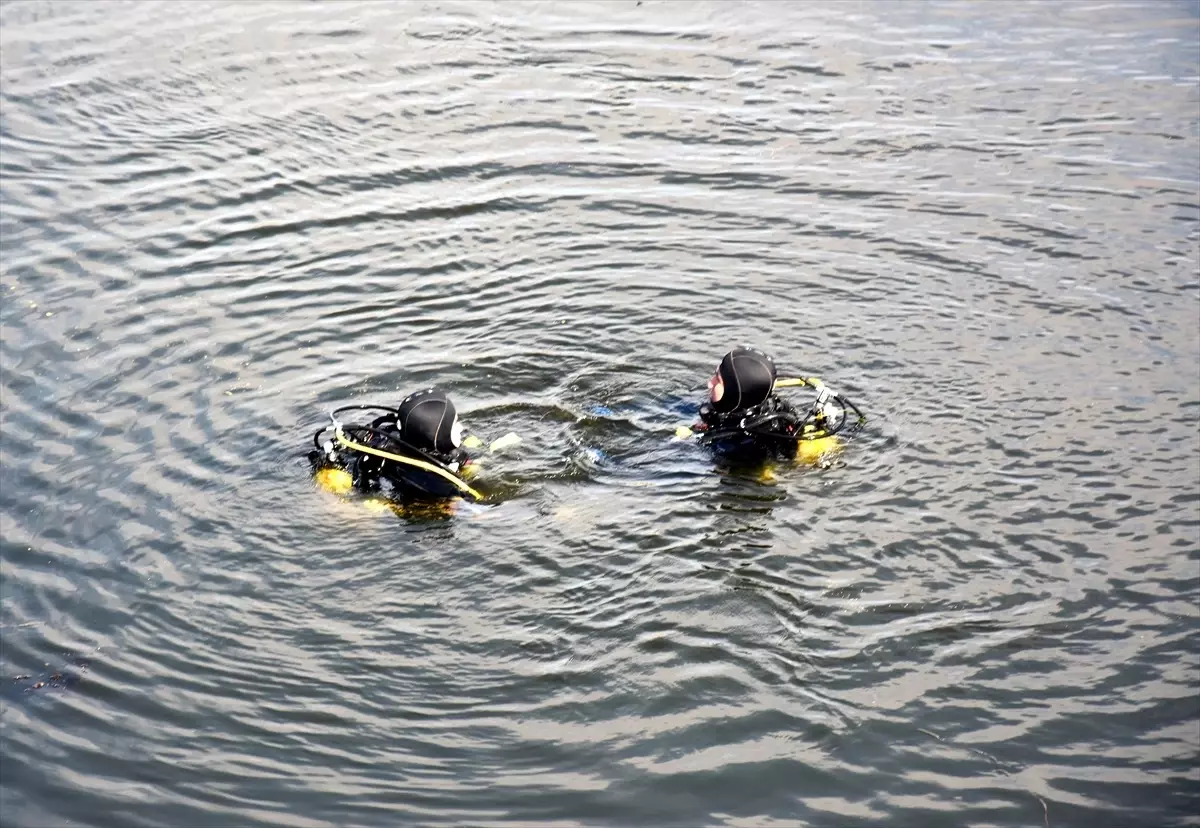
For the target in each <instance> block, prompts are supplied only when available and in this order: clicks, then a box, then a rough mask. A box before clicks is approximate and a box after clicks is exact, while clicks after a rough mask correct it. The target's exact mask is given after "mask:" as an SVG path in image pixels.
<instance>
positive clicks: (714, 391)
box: [708, 374, 725, 403]
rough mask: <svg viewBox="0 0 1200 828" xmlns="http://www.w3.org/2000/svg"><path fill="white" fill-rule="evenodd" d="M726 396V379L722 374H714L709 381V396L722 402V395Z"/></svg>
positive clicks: (715, 400)
mask: <svg viewBox="0 0 1200 828" xmlns="http://www.w3.org/2000/svg"><path fill="white" fill-rule="evenodd" d="M724 396H725V381H724V380H723V379H721V375H720V374H713V375H712V378H711V379H710V380H709V381H708V398H709V399H710V400H712V401H713V402H715V403H716V402H720V401H721V397H724Z"/></svg>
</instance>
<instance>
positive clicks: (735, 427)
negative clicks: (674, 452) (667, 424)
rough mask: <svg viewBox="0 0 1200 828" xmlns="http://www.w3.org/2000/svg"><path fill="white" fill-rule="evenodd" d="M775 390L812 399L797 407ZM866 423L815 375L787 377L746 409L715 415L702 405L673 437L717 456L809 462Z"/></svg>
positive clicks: (858, 413)
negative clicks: (752, 454)
mask: <svg viewBox="0 0 1200 828" xmlns="http://www.w3.org/2000/svg"><path fill="white" fill-rule="evenodd" d="M781 388H811V389H813V390H814V391H816V392H817V396H816V399H815V400H814V401H813V402H812V403H811V404H809V405H808V407H807V408H803V407H797V406H794V405H792V404H791V403H789V402H787V401H785V400H783V399H781V398H780V397H779V396H778V394H776V393H774V392H775V391H778V390H779V389H781ZM866 421H867V418H866V417H865V416H864V415H863V413H862V412H861V411H859V409H858V407H857V406H856V405H854V403H852V402H851V401H850V400H848V399H846V397H844V396H843V395H841V394H839V393H838V392H836V391H834V390H833V389H831V388H829V386H827V385H825V384H824V383H823V382H822V381H821V380H819V379H817V378H816V377H792V378H780V379H777V380H775V381H774V385H773V389H772V393H771V394H770V395H769V396H768V397H767V399H766V400H765V401H763V402H762V403H760V404H759V405H755V406H752V407H750V408H746V409H741V410H737V411H732V412H728V413H720V412H717V411H714V410H713V409H712V406H710V405H709V404H707V403H706V404H705V405H702V406H701V407H700V422H699V423H697V424H696V425H695V426H693V427H692V428H688V427H686V426H680V427H679V428H678V429H676V432H675V433H676V436H678V437H681V438H686V437H691V436H693V435H695V436H696V437H697V438H698V440H699V441H700V443H701V444H703V445H708V446H712V447H714V448H715V449H717V450H719V451H721V452H723V453H740V452H745V451H746V450H753V449H758V450H759V451H762V450H767V451H769V452H770V453H774V454H777V455H784V456H790V457H795V459H797V460H800V461H802V462H808V463H811V462H817V461H819V460H820V459H821V458H822V457H824V456H826V455H828V454H829V453H831V452H833V451H836V450H837V449H839V448H840V447H841V440H840V439H839V438H840V437H845V436H849V435H851V434H853V433H855V432H857V431H858V430H860V429H861V428H862V427H863V425H864V424H865V423H866Z"/></svg>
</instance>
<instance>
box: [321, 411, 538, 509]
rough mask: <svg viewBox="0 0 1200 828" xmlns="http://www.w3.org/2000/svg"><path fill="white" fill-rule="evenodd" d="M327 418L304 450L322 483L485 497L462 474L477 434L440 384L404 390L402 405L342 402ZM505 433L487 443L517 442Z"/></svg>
mask: <svg viewBox="0 0 1200 828" xmlns="http://www.w3.org/2000/svg"><path fill="white" fill-rule="evenodd" d="M351 411H362V412H367V413H370V414H375V415H377V416H375V417H374V418H373V419H371V420H370V421H369V422H367V423H346V422H343V421H342V420H341V419H340V417H341V416H343V415H345V414H346V413H347V412H351ZM329 416H330V423H329V424H328V425H325V426H322V427H321V428H320V429H318V430H317V432H316V433H315V434H313V450H312V451H310V452H309V455H308V457H309V462H310V463H311V465H312V470H313V477H314V479H315V480H316V482H317V484H318V485H319V486H321V488H323V489H325V490H326V491H329V492H332V493H333V494H337V495H348V494H350V493H351V492H356V491H357V492H361V493H364V494H371V495H376V496H379V497H383V498H386V499H388V500H393V501H402V502H403V501H418V502H420V501H426V502H428V501H446V500H451V499H454V498H465V499H468V500H472V501H476V502H479V501H483V500H485V499H486V498H485V495H484V494H483V493H481V492H480V491H478V490H477V489H475V488H474V487H473V486H471V484H470V483H468V482H467V478H470V477H473V476H474V473H475V471H476V464H477V460H478V458H477V457H473V456H472V455H471V454H470V452H469V451H468V450H469V449H479V448H481V447H482V446H483V441H482V440H481V439H480V438H479V437H476V436H475V435H472V434H468V433H466V430H465V429H464V428H463V426H462V424H461V423H460V422H459V419H458V412H457V410H456V409H455V407H454V403H453V402H451V400H450V398H449V397H448V396H446V394H445V392H443V391H440V390H438V389H436V388H427V389H425V390H423V391H417V392H416V393H414V394H410V395H409V396H407V397H405V398H404V399H403V400H402V401H401V403H400V405H399V406H398V407H396V408H391V407H388V406H382V405H346V406H342V407H341V408H336V409H334V410H333V411H332V412H330V415H329ZM519 442H520V438H519V437H517V436H516V435H515V434H512V433H509V434H506V435H505V436H504V437H501V438H500V439H499V440H496V441H495V442H493V443H492V444H491V445H490V446H489V450H490V451H498V450H500V449H502V448H505V447H508V446H511V445H514V444H515V443H519Z"/></svg>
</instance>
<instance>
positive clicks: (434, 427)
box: [396, 388, 460, 454]
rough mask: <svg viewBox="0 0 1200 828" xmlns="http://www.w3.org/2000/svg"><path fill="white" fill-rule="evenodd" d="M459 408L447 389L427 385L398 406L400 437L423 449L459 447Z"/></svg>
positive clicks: (447, 450) (440, 451) (444, 450)
mask: <svg viewBox="0 0 1200 828" xmlns="http://www.w3.org/2000/svg"><path fill="white" fill-rule="evenodd" d="M457 420H458V412H457V411H456V410H455V409H454V403H452V402H450V398H449V397H447V396H446V394H445V392H443V391H440V390H438V389H436V388H427V389H425V390H424V391H418V392H416V393H415V394H409V395H408V396H407V397H405V398H404V400H403V401H401V403H400V407H399V408H398V409H397V410H396V425H397V426H398V427H399V429H400V439H402V440H404V442H406V443H408V444H409V445H410V446H412V447H413V448H416V449H420V450H421V451H433V452H436V453H438V454H449V453H450V452H452V451H454V450H455V449H456V448H458V444H459V442H460V437H459V433H458V432H459V429H457V428H455V424H456V422H457Z"/></svg>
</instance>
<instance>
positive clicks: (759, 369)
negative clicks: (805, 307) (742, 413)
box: [712, 345, 776, 414]
mask: <svg viewBox="0 0 1200 828" xmlns="http://www.w3.org/2000/svg"><path fill="white" fill-rule="evenodd" d="M717 373H718V374H719V375H720V377H721V382H722V383H724V385H725V393H724V394H723V395H722V397H721V399H719V400H717V401H716V402H714V403H713V404H712V407H713V410H714V411H716V412H718V413H720V414H727V413H729V412H731V411H739V410H741V409H743V408H751V407H753V406H756V405H760V404H762V403H764V402H766V401H767V398H768V397H770V396H771V394H772V392H774V390H775V376H776V374H775V360H773V359H771V358H770V357H769V356H767V355H766V354H765V353H763V352H762V351H760V350H758V349H757V348H751V347H749V346H746V345H742V346H739V347H737V348H734V349H733V350H732V351H730V352H729V353H727V354H726V355H725V358H724V359H722V360H721V365H720V367H718V368H717Z"/></svg>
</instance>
